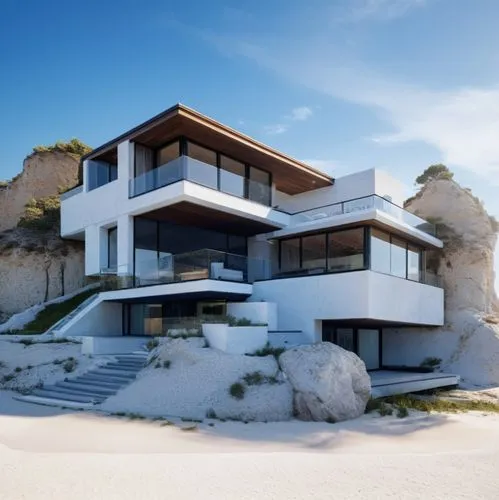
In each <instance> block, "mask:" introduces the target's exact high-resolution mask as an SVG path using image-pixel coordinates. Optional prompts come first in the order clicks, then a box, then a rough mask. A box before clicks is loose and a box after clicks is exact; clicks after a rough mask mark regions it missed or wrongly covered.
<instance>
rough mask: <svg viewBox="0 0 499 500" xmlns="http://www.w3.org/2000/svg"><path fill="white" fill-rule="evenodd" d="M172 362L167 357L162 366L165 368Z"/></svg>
mask: <svg viewBox="0 0 499 500" xmlns="http://www.w3.org/2000/svg"><path fill="white" fill-rule="evenodd" d="M171 364H172V362H171V361H170V360H169V359H165V360H164V361H163V368H166V369H167V370H168V369H169V368H170V366H171Z"/></svg>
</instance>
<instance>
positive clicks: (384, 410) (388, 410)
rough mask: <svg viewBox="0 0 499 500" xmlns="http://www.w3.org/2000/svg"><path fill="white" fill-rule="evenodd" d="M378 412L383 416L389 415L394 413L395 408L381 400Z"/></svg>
mask: <svg viewBox="0 0 499 500" xmlns="http://www.w3.org/2000/svg"><path fill="white" fill-rule="evenodd" d="M378 413H379V414H380V415H381V416H382V417H387V416H389V415H393V408H392V407H391V406H390V405H388V404H386V403H384V402H381V403H380V405H379V408H378Z"/></svg>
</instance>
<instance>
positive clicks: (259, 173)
mask: <svg viewBox="0 0 499 500" xmlns="http://www.w3.org/2000/svg"><path fill="white" fill-rule="evenodd" d="M271 191H272V190H271V184H270V174H269V173H268V172H265V171H264V170H260V169H259V168H256V167H250V168H249V179H248V199H249V200H252V201H256V202H257V203H261V204H263V205H270V203H271Z"/></svg>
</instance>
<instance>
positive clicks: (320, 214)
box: [291, 195, 436, 236]
mask: <svg viewBox="0 0 499 500" xmlns="http://www.w3.org/2000/svg"><path fill="white" fill-rule="evenodd" d="M373 209H374V210H380V211H381V212H384V213H386V214H388V215H390V216H391V217H393V218H394V219H396V220H398V221H400V222H403V223H405V224H407V225H409V226H411V227H413V228H415V229H418V230H420V231H423V232H425V233H427V234H429V235H431V236H436V228H435V225H434V224H431V223H430V222H428V221H426V220H424V219H422V218H421V217H418V216H417V215H414V214H411V213H410V212H407V211H406V210H404V209H403V208H401V207H399V206H397V205H395V204H393V203H392V202H390V201H388V200H386V199H385V198H382V197H381V196H378V195H371V196H365V197H363V198H356V199H354V200H348V201H342V202H340V203H333V204H331V205H325V206H322V207H318V208H312V209H310V210H304V211H301V212H297V213H295V214H293V215H292V216H291V224H292V225H293V226H294V225H299V224H303V223H305V222H312V221H319V220H322V219H327V218H329V217H335V216H337V215H344V214H351V213H354V212H362V211H367V210H373Z"/></svg>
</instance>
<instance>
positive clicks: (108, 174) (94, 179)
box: [87, 160, 118, 191]
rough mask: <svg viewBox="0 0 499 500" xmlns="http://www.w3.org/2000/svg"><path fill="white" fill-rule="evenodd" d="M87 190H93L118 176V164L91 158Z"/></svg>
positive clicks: (88, 168) (88, 166)
mask: <svg viewBox="0 0 499 500" xmlns="http://www.w3.org/2000/svg"><path fill="white" fill-rule="evenodd" d="M87 174H88V175H87V191H92V190H94V189H97V188H99V187H101V186H104V185H105V184H109V183H110V182H112V181H115V180H116V179H117V178H118V166H117V165H113V164H112V163H107V162H105V161H97V160H89V161H88V163H87Z"/></svg>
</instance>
